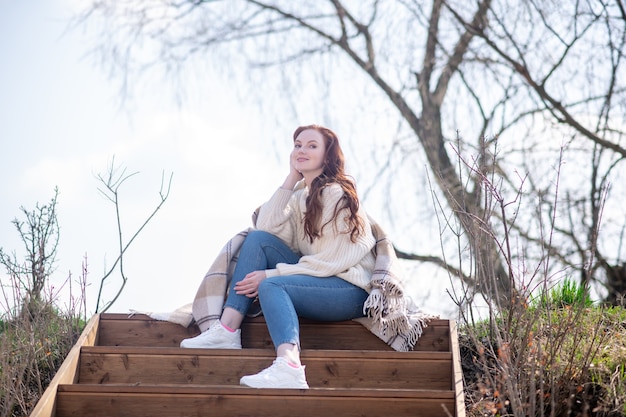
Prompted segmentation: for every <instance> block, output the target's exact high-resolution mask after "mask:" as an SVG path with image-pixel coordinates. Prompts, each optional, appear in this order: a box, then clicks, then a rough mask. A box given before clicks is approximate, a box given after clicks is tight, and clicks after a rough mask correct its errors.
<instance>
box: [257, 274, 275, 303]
mask: <svg viewBox="0 0 626 417" xmlns="http://www.w3.org/2000/svg"><path fill="white" fill-rule="evenodd" d="M277 287H278V285H277V284H276V282H274V280H273V279H272V278H271V277H270V278H265V279H264V280H263V281H261V283H260V284H259V289H258V292H259V298H262V297H264V296H265V295H267V294H268V293H270V292H272V291H274V290H275V289H276V288H277Z"/></svg>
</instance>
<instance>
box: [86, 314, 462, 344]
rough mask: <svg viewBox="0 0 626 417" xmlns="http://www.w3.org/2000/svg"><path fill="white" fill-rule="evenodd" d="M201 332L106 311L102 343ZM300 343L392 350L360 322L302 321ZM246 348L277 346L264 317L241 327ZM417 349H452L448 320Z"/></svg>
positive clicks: (433, 326) (167, 340)
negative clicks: (273, 342)
mask: <svg viewBox="0 0 626 417" xmlns="http://www.w3.org/2000/svg"><path fill="white" fill-rule="evenodd" d="M198 334H199V330H198V327H197V326H195V325H193V326H190V327H189V328H185V327H183V326H179V325H177V324H174V323H169V322H164V321H158V320H154V319H151V318H150V317H148V316H146V315H143V314H137V315H134V316H132V317H130V318H129V316H128V315H126V314H102V315H101V317H100V330H99V334H98V345H100V346H152V347H178V346H179V345H180V341H181V340H182V339H185V338H188V337H194V336H196V335H198ZM300 343H301V345H302V348H303V349H327V350H352V349H358V350H387V351H391V350H392V349H391V348H390V347H389V346H387V345H386V344H385V343H384V342H383V341H382V340H380V339H379V338H377V337H376V336H374V335H373V334H372V333H371V332H370V331H369V330H367V329H366V328H365V327H364V326H362V325H361V324H359V323H358V322H356V321H345V322H333V323H326V322H317V321H313V320H306V319H301V320H300ZM241 344H242V346H243V347H244V348H252V349H273V344H272V339H271V338H270V335H269V332H268V330H267V325H266V324H265V320H264V319H263V317H257V318H252V319H246V320H245V321H244V323H243V324H242V327H241ZM414 350H416V351H434V352H450V327H449V321H448V320H433V321H431V322H430V324H429V325H428V327H426V328H425V329H424V332H423V334H422V336H421V337H420V339H419V341H418V343H417V345H416V346H415V348H414Z"/></svg>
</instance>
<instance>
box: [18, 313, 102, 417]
mask: <svg viewBox="0 0 626 417" xmlns="http://www.w3.org/2000/svg"><path fill="white" fill-rule="evenodd" d="M99 320H100V316H99V315H97V314H96V315H94V316H93V317H91V319H90V320H89V322H87V324H86V325H85V328H84V329H83V332H82V333H81V335H80V336H79V338H78V340H77V341H76V343H75V344H74V346H73V347H72V349H70V351H69V353H68V355H67V356H66V358H65V360H64V361H63V363H62V364H61V366H60V367H59V369H58V371H57V372H56V374H55V375H54V378H52V381H50V384H49V385H48V388H46V390H45V391H44V393H43V395H42V396H41V398H40V399H39V401H37V405H36V406H35V408H34V409H33V411H32V413H31V414H30V416H31V417H52V416H54V415H55V405H56V394H57V387H58V386H59V385H61V384H74V383H76V381H77V379H78V366H79V362H80V349H81V347H82V346H93V345H94V344H95V343H96V341H97V338H98V324H99Z"/></svg>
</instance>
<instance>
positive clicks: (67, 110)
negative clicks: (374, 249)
mask: <svg viewBox="0 0 626 417" xmlns="http://www.w3.org/2000/svg"><path fill="white" fill-rule="evenodd" d="M71 15H72V7H71V4H70V2H64V1H60V0H56V1H43V0H39V1H28V2H21V1H20V2H16V1H9V0H0V56H1V57H2V59H1V60H0V143H1V147H0V170H1V176H2V181H0V195H1V196H2V198H1V200H0V246H1V247H3V248H4V249H5V251H7V252H12V251H14V250H16V251H17V254H18V256H19V255H20V254H23V251H22V248H21V244H20V241H19V238H18V234H17V231H16V230H15V227H14V226H13V225H12V224H11V220H12V219H14V218H16V217H18V218H20V219H22V214H21V212H20V207H21V206H24V207H25V208H27V209H33V208H34V207H35V204H36V203H37V202H39V203H41V204H44V203H47V202H48V201H49V200H50V199H51V198H52V196H53V195H54V188H55V187H58V188H59V198H58V217H59V223H60V226H61V238H60V246H59V251H58V262H57V273H56V274H55V279H56V280H58V281H63V280H64V278H65V277H66V276H67V274H68V272H69V271H71V272H72V274H73V275H75V276H77V275H78V274H79V273H80V270H81V262H82V258H83V256H84V255H85V254H86V255H87V257H88V263H89V268H88V269H89V283H90V290H89V292H88V301H89V303H90V305H92V307H93V308H95V298H96V292H95V289H96V288H95V287H97V286H98V284H99V282H100V277H101V276H102V274H103V271H104V269H105V266H110V265H111V263H112V262H113V260H114V259H115V257H116V255H117V252H116V249H117V246H116V244H117V241H116V239H117V232H116V225H115V212H114V206H113V205H112V204H110V203H109V202H108V201H107V200H106V199H104V198H103V197H102V196H101V195H100V193H99V192H98V187H99V185H100V184H99V182H98V181H97V179H96V178H95V175H96V174H98V173H104V172H106V169H107V167H108V165H109V164H110V163H111V159H112V157H113V156H115V162H116V165H121V166H123V167H126V168H127V172H128V173H133V172H138V174H137V175H135V176H133V177H132V178H130V179H129V180H128V181H127V183H126V185H124V186H123V187H122V188H121V202H122V206H121V212H122V216H123V220H124V221H125V224H124V232H125V236H124V239H125V241H126V240H127V239H128V238H130V236H131V234H132V233H133V232H134V231H135V230H136V228H137V227H139V226H140V225H141V223H142V221H143V219H145V218H146V217H147V215H149V214H150V212H151V210H152V209H153V208H154V207H155V206H156V204H157V203H158V201H159V195H158V191H159V188H160V184H161V176H162V173H163V172H165V174H166V175H169V174H170V173H173V175H174V176H173V182H172V190H171V194H170V197H169V199H168V201H167V202H166V203H165V205H164V207H163V209H162V211H161V212H159V213H158V214H157V216H156V217H155V218H154V220H153V221H152V223H150V224H149V225H148V228H147V229H146V230H145V231H144V232H143V233H142V234H141V235H140V236H139V238H138V240H137V241H136V242H135V243H134V246H133V247H131V249H130V251H129V252H128V255H127V260H126V268H127V271H126V274H127V276H128V277H129V283H128V284H127V288H126V289H125V290H124V293H123V296H122V298H121V299H120V300H119V302H118V303H116V305H115V308H114V309H113V310H114V311H122V312H124V311H128V309H131V308H133V309H140V310H151V311H167V310H171V309H173V308H175V307H178V306H180V305H182V304H185V303H187V302H190V301H191V300H192V299H193V296H194V294H195V290H196V286H197V283H198V282H199V280H200V279H201V278H202V276H203V275H204V273H205V272H206V269H207V268H208V266H209V265H210V263H211V262H212V260H213V257H214V256H215V254H217V252H218V251H219V249H220V248H221V246H222V245H223V244H224V243H225V241H226V240H227V239H228V238H229V237H230V236H232V235H233V234H235V233H236V232H238V231H239V230H241V229H242V228H245V227H247V226H249V225H250V214H251V212H252V210H254V205H255V204H260V203H261V202H263V201H264V200H265V199H266V198H267V197H268V196H269V194H271V193H272V192H273V190H274V188H276V187H277V186H278V185H280V181H282V179H283V174H284V173H286V172H287V170H286V168H285V169H282V168H283V167H282V166H281V164H280V161H278V160H277V159H278V158H277V157H276V154H277V153H276V151H275V149H267V146H263V143H264V142H263V141H259V140H258V138H256V137H255V132H256V130H258V126H257V125H255V123H257V121H256V120H255V118H254V117H253V114H252V113H251V112H249V111H248V110H246V109H245V108H243V107H242V106H241V105H240V104H239V103H235V101H234V99H233V98H231V97H230V95H229V94H228V93H227V92H224V91H216V90H215V86H214V85H213V86H212V88H211V90H210V92H211V95H212V97H210V99H206V100H201V99H195V98H194V96H193V95H191V96H190V99H189V100H188V101H187V102H186V103H185V105H184V106H178V105H177V104H176V103H175V100H174V98H173V97H172V96H171V95H169V93H164V92H162V91H160V89H159V88H158V81H155V88H154V91H153V92H152V93H150V92H145V91H143V92H141V93H140V95H135V96H134V97H133V98H132V101H131V102H130V103H126V104H125V105H124V106H122V105H121V100H120V95H119V94H118V87H119V83H118V82H116V81H115V80H110V79H108V78H107V76H106V74H105V73H104V70H103V69H102V68H101V67H99V66H98V65H96V64H95V63H94V60H93V59H92V58H90V57H89V56H88V55H87V51H88V49H89V44H88V42H87V40H86V36H85V35H84V34H83V33H82V32H81V31H78V30H73V31H69V32H68V31H66V29H67V25H68V18H69V17H70V16H71ZM241 120H245V121H246V122H245V123H242V122H241ZM289 134H290V132H285V141H284V142H285V146H286V148H285V149H287V150H288V149H289V146H290V144H289ZM255 139H257V140H255ZM265 143H267V142H265ZM259 161H263V164H260V163H259ZM255 167H257V168H260V167H262V169H254V168H255ZM251 174H252V175H251ZM2 273H3V275H4V271H2ZM118 278H119V277H118V276H117V275H116V276H114V277H112V278H111V279H110V280H111V283H110V284H109V285H108V290H109V294H111V292H112V291H113V290H114V289H115V288H117V287H118V286H119V279H118ZM4 279H6V277H4V278H3V282H5V281H4ZM58 285H59V284H57V286H58ZM150 287H159V288H158V289H157V290H155V288H150Z"/></svg>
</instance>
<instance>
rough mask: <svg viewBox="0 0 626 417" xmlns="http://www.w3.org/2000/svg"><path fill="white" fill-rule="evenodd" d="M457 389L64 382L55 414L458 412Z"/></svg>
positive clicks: (364, 416)
mask: <svg viewBox="0 0 626 417" xmlns="http://www.w3.org/2000/svg"><path fill="white" fill-rule="evenodd" d="M454 407H455V398H454V392H453V391H429V390H398V389H394V390H383V389H363V390H346V389H332V388H312V389H309V390H295V389H293V390H292V389H254V388H246V387H234V386H233V387H223V386H180V385H172V386H132V387H129V386H125V385H123V386H116V385H88V384H78V385H60V386H59V388H58V393H57V403H56V417H70V416H71V417H79V416H85V417H87V416H88V417H177V416H181V417H183V416H198V417H203V416H220V417H224V416H256V417H264V416H267V417H293V416H298V417H321V416H329V415H332V416H338V417H381V416H393V417H404V416H407V417H408V416H411V417H432V416H446V415H454V412H455V411H454V410H455V408H454Z"/></svg>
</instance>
